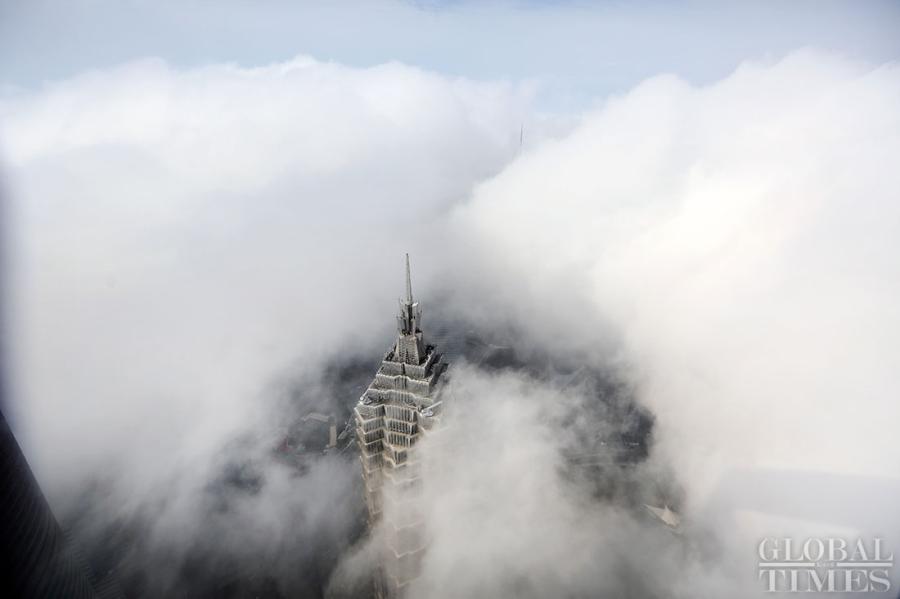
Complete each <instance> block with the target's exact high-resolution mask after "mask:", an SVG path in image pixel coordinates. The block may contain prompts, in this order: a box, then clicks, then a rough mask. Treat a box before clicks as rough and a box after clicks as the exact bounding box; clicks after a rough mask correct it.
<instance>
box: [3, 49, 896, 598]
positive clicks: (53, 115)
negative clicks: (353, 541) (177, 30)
mask: <svg viewBox="0 0 900 599" xmlns="http://www.w3.org/2000/svg"><path fill="white" fill-rule="evenodd" d="M898 106H900V70H898V69H897V68H896V67H894V66H890V65H889V66H882V67H877V68H876V67H873V66H871V65H866V64H857V63H852V62H848V61H846V60H843V59H841V58H838V57H834V56H826V55H820V54H816V53H812V52H804V53H800V54H796V55H793V56H791V57H788V58H787V59H785V60H783V61H780V62H777V63H772V64H756V63H751V64H746V65H744V66H743V67H741V68H740V69H738V70H737V71H736V72H735V73H734V74H732V75H730V76H729V77H727V78H726V79H724V80H722V81H719V82H717V83H715V84H713V85H710V86H706V87H700V88H698V87H692V86H690V85H689V84H687V83H685V82H683V81H680V80H678V79H676V78H673V77H668V76H661V77H658V78H654V79H651V80H648V81H646V82H645V83H643V84H642V85H640V86H638V87H637V88H635V89H634V90H632V91H631V92H629V93H628V94H625V95H623V96H619V97H614V98H609V99H607V100H605V101H604V102H603V103H602V104H599V105H598V107H597V108H596V109H595V110H594V111H592V112H590V113H588V114H585V115H583V116H582V117H581V119H580V121H579V122H578V124H577V126H576V127H574V129H573V130H572V131H571V132H570V133H568V134H566V135H564V136H561V137H559V138H556V139H549V138H542V136H541V135H540V127H539V126H531V125H529V128H528V129H527V131H528V132H529V135H528V137H527V138H526V139H527V140H528V142H527V143H526V144H525V147H524V148H523V149H522V150H521V151H520V150H519V148H518V145H519V128H520V124H521V123H522V122H523V121H526V122H529V123H531V122H532V120H533V118H534V117H533V116H529V108H528V93H527V90H522V89H519V88H517V87H515V86H511V85H507V84H494V83H474V82H470V81H464V80H448V79H446V78H442V77H439V76H436V75H432V74H428V73H423V72H421V71H418V70H415V69H411V68H408V67H404V66H400V65H385V66H382V67H378V68H374V69H367V70H352V69H346V68H344V67H341V66H339V65H333V64H322V63H317V62H314V61H311V60H306V59H298V60H296V61H293V62H291V63H287V64H283V65H275V66H272V67H266V68H261V69H252V70H247V69H237V68H231V67H225V66H219V67H210V68H206V69H199V70H192V71H186V72H177V71H172V70H171V69H169V68H167V67H166V66H165V65H164V64H160V63H156V62H146V63H138V64H132V65H127V66H125V67H122V68H120V69H117V70H113V71H104V72H97V73H90V74H85V75H83V76H81V77H78V78H76V79H72V80H69V81H65V82H61V83H58V84H54V85H51V86H48V87H47V88H46V89H43V90H40V91H37V92H21V93H19V94H16V95H7V96H6V97H4V99H3V102H2V108H0V110H2V112H0V116H2V125H3V130H2V134H3V137H2V140H3V142H4V149H5V153H6V159H7V163H8V173H9V174H10V185H9V186H10V191H11V192H12V194H13V197H14V198H15V199H16V200H17V201H16V204H15V208H16V210H15V213H14V216H15V217H16V218H15V222H16V223H17V228H16V229H15V236H16V243H15V247H17V248H18V249H19V252H18V253H17V254H16V255H15V258H16V260H15V262H14V271H13V272H12V273H11V274H12V276H11V281H12V283H13V284H14V287H13V289H14V290H15V295H14V297H13V300H14V302H13V311H12V314H13V316H14V319H15V320H14V324H15V330H14V332H15V334H16V338H15V339H16V343H15V345H14V347H13V349H14V351H15V356H14V357H15V364H14V365H15V367H16V371H17V374H18V377H17V385H16V389H17V391H18V394H19V401H18V402H17V403H16V404H15V405H14V406H12V408H13V410H14V412H15V416H16V424H17V425H18V426H17V429H18V430H19V432H20V434H21V435H22V437H23V439H24V440H25V446H26V449H28V450H29V457H30V458H31V459H32V461H33V462H34V464H35V465H36V469H37V471H38V475H39V478H40V480H41V482H42V483H43V484H44V485H45V487H46V488H47V489H48V490H49V492H50V494H51V497H52V498H53V499H54V500H55V504H56V505H58V506H60V508H61V509H63V510H65V509H74V508H72V505H73V504H77V498H78V497H80V496H81V494H84V493H87V492H89V489H90V487H91V485H99V486H100V487H101V488H103V489H104V493H105V497H106V501H104V502H103V504H102V505H103V506H104V507H105V508H106V509H107V510H108V511H109V512H110V513H109V514H108V518H109V519H111V520H112V519H115V518H130V517H133V516H135V515H142V514H143V515H147V520H148V521H149V522H151V524H150V525H149V526H150V530H151V531H152V534H145V535H142V536H141V537H140V539H141V541H140V542H139V544H140V543H150V542H155V543H157V544H158V546H160V547H171V546H172V545H173V544H175V545H179V546H182V547H183V549H182V550H183V553H184V554H185V555H188V556H190V555H192V554H194V553H195V552H196V551H197V545H198V544H206V545H218V546H219V547H220V548H221V547H227V548H230V549H229V551H231V553H232V554H238V555H239V556H240V555H241V554H242V552H246V553H247V554H250V553H259V551H258V549H259V548H265V552H268V553H265V552H264V553H265V555H266V557H271V558H272V559H273V560H275V559H276V558H277V557H278V556H282V558H283V560H282V561H281V562H279V563H278V564H277V567H275V568H274V571H268V572H266V574H267V575H269V576H274V577H275V578H276V579H277V580H280V581H281V583H282V585H283V586H282V590H296V589H298V588H299V589H302V590H304V591H306V592H314V590H313V589H318V588H320V587H321V585H322V584H324V581H325V580H326V579H328V577H329V572H324V573H320V574H319V576H318V577H317V579H316V580H315V581H313V582H309V581H305V582H299V583H295V584H289V583H285V582H284V581H285V580H286V579H289V578H290V576H293V575H295V573H293V574H292V573H291V559H292V556H293V555H298V553H297V552H300V554H302V553H303V552H304V551H306V552H310V551H314V550H315V546H314V545H313V544H312V542H311V539H312V538H323V537H328V538H334V539H345V541H346V540H347V539H348V538H349V537H351V536H352V529H353V525H352V520H353V518H354V517H355V516H354V509H356V508H354V507H353V506H354V505H355V503H354V502H355V501H356V499H355V498H354V496H353V493H355V492H356V491H355V490H352V485H353V482H354V480H355V476H356V474H355V473H354V471H353V467H352V460H338V459H332V458H331V457H329V459H327V460H320V461H317V462H315V463H314V464H313V465H312V467H310V468H309V469H308V470H306V471H305V473H303V474H302V475H297V474H296V473H293V472H292V471H291V470H290V469H288V468H286V467H285V466H284V465H282V464H279V463H277V462H273V461H272V460H271V459H270V458H269V457H268V453H269V452H268V448H270V447H271V445H272V444H273V443H275V442H277V434H276V433H273V432H272V431H275V430H277V428H278V426H279V424H280V421H281V420H282V419H283V418H285V414H288V413H290V412H291V410H300V411H303V410H306V409H326V408H329V409H331V408H334V407H335V406H344V407H346V406H347V405H348V404H349V403H352V402H353V400H354V397H344V395H347V396H349V395H350V394H351V390H347V389H344V390H341V391H340V393H339V394H340V395H341V396H340V397H337V396H335V395H336V391H335V389H336V387H335V386H334V385H331V384H329V383H328V381H323V380H321V379H322V377H320V376H318V375H317V374H316V373H317V371H318V369H319V368H320V367H321V366H323V365H324V364H330V363H333V361H334V359H335V358H336V357H337V356H344V357H346V360H344V362H345V363H342V366H344V367H346V362H352V361H353V360H355V359H358V358H359V357H360V356H364V357H365V359H368V360H371V361H372V362H374V361H375V360H377V358H378V356H379V354H380V352H381V351H383V349H384V345H385V344H386V343H387V342H389V339H390V336H391V334H392V333H391V315H392V312H393V309H394V304H393V298H394V297H395V296H396V295H397V294H398V291H399V287H400V285H399V283H400V280H399V279H400V277H399V276H398V275H399V273H398V272H397V270H398V269H397V266H398V264H399V257H400V256H401V255H402V252H403V251H406V250H410V251H412V253H413V255H414V257H415V258H414V264H415V265H421V266H422V268H421V270H419V271H418V272H419V273H421V276H420V277H418V278H417V279H416V285H417V287H416V290H417V293H420V294H421V296H423V297H425V298H426V300H427V301H425V300H423V301H424V304H425V308H426V321H425V326H426V333H427V332H428V326H429V320H428V319H429V317H430V315H431V314H433V313H434V312H433V311H432V312H429V310H432V307H433V308H434V310H436V309H438V308H439V307H440V309H441V310H442V311H444V312H446V313H447V314H449V315H451V316H452V318H455V319H456V320H457V321H458V322H461V323H463V325H464V326H465V327H473V328H475V330H477V331H479V332H480V333H481V334H482V335H485V336H487V337H490V336H491V335H493V334H497V335H498V336H502V335H506V337H505V338H510V337H511V338H513V339H515V342H516V343H517V344H518V346H517V349H519V350H521V352H522V355H524V356H526V359H525V361H526V362H529V361H530V363H531V364H532V365H534V364H535V363H537V362H540V361H541V360H542V359H543V358H542V356H548V355H549V356H553V360H554V361H555V362H556V363H557V364H563V365H564V366H565V368H564V369H563V370H565V371H566V372H568V373H578V372H581V371H583V369H591V370H602V371H604V372H608V373H611V374H610V376H611V377H612V378H615V379H618V380H623V381H624V383H623V385H624V386H625V387H626V388H627V389H630V390H633V391H634V394H635V396H636V397H637V400H638V401H639V402H640V403H642V404H643V405H644V406H646V407H647V408H649V409H650V410H651V411H652V413H653V414H654V417H655V420H654V423H655V424H654V429H653V430H654V432H653V440H654V444H653V446H652V448H651V452H650V456H649V459H648V460H647V461H646V462H645V463H642V464H641V465H638V466H635V467H634V468H633V469H632V470H630V471H629V472H630V473H628V474H621V475H616V476H619V477H620V478H616V480H615V483H616V484H620V483H622V482H623V480H622V478H621V477H624V478H625V479H627V481H626V482H628V483H629V484H633V485H634V487H635V488H636V489H637V491H635V492H634V493H632V492H629V493H625V494H623V495H618V494H617V495H616V496H615V497H613V498H612V499H610V498H608V497H606V498H603V499H601V498H599V497H598V493H597V488H596V486H595V485H592V481H589V480H586V479H585V477H584V476H583V475H582V474H581V473H573V472H571V471H570V469H569V468H570V460H569V459H568V458H567V456H569V455H571V454H572V452H573V450H574V449H577V446H578V445H579V443H581V442H582V441H583V439H584V435H583V434H582V433H584V430H585V429H586V428H587V429H592V428H596V429H597V430H598V435H601V436H602V435H605V434H607V433H608V432H609V431H607V430H605V427H608V423H606V422H605V421H604V420H603V418H601V419H600V420H599V421H597V420H591V419H585V418H581V419H579V414H581V413H582V412H583V411H584V412H589V411H591V410H592V409H593V408H594V407H595V406H594V403H596V402H597V401H598V399H597V394H594V393H588V392H586V391H585V389H584V388H583V386H579V385H575V386H572V384H571V378H570V379H566V380H563V379H564V378H565V377H562V378H560V377H554V376H542V375H541V374H540V373H539V372H540V369H539V368H537V369H536V368H532V369H531V372H530V374H523V372H521V371H519V372H516V371H515V370H513V371H506V372H502V373H497V372H493V371H490V372H488V371H485V370H484V369H481V368H477V367H474V366H463V365H462V364H460V367H459V368H457V369H455V371H453V370H451V372H450V374H451V377H450V384H451V387H450V388H451V389H453V391H454V395H455V396H457V397H458V406H457V408H458V409H456V411H455V415H454V413H453V412H452V411H449V410H448V416H452V418H453V419H455V420H454V421H453V422H455V424H454V425H453V426H451V428H449V429H448V431H447V433H448V434H447V437H448V438H449V439H450V440H451V442H450V443H448V445H449V447H450V448H452V449H451V450H448V449H447V447H443V448H442V447H435V448H433V449H431V452H432V453H433V454H434V456H435V459H437V460H438V461H440V460H441V459H444V460H445V461H447V462H449V466H448V467H446V468H444V469H440V470H438V471H437V473H436V474H435V475H434V478H433V479H432V480H431V482H430V484H429V485H428V486H427V487H426V490H425V493H426V496H427V497H428V498H429V501H428V502H427V506H429V507H430V508H431V509H432V510H433V511H432V512H431V513H430V514H429V515H428V522H429V534H430V535H431V536H432V539H431V540H432V545H431V547H432V550H431V551H430V553H429V554H428V556H427V557H426V561H425V563H424V570H423V576H422V578H421V580H420V581H419V582H418V583H417V584H418V585H419V587H418V589H419V591H420V592H421V593H423V594H424V595H426V596H448V597H463V596H472V595H475V594H478V592H479V591H485V590H486V591H487V592H489V593H490V594H496V595H498V596H504V595H507V596H521V597H527V596H534V597H542V596H594V595H597V594H608V595H610V596H625V595H626V594H627V595H629V596H659V595H666V596H673V595H674V596H679V597H696V596H711V597H712V596H726V595H728V596H737V595H750V596H753V595H756V594H758V593H760V592H761V591H762V586H761V584H760V583H759V581H758V580H757V579H756V570H755V568H756V561H757V557H756V544H757V543H758V541H759V539H760V538H761V537H762V536H764V535H780V534H793V533H796V534H803V533H808V534H816V535H820V536H823V535H828V534H838V535H847V534H857V533H860V534H880V535H883V536H885V537H886V539H887V544H888V545H889V546H890V547H891V548H894V549H895V550H897V549H900V536H898V531H900V519H898V518H897V517H896V510H895V509H894V507H893V505H895V504H896V501H897V497H898V492H897V488H898V482H897V481H898V479H900V449H898V448H897V445H896V443H893V442H892V440H891V439H892V433H893V429H894V428H895V427H896V423H897V422H898V421H900V407H898V406H900V404H898V403H897V402H896V401H895V397H894V395H895V386H896V385H895V382H896V375H895V373H896V372H898V371H900V347H898V345H900V342H898V340H900V313H898V311H897V307H896V306H897V305H898V303H900V302H898V300H900V293H898V291H900V289H898V285H900V283H898V281H900V277H898V275H900V247H898V244H900V242H898V239H900V197H898V194H900V174H898V172H897V170H896V168H894V167H895V165H894V164H893V162H894V161H895V157H896V156H898V155H900V110H898V108H897V107H898ZM423 271H424V272H423ZM429 302H430V303H429ZM452 318H451V320H452ZM510 331H514V334H510V333H509V332H510ZM580 369H581V370H580ZM365 372H366V370H365V368H363V373H364V374H365ZM536 372H537V373H538V374H535V373H536ZM363 378H364V377H363ZM566 381H568V382H566ZM292 402H293V403H292ZM298 403H299V407H298V406H297V405H296V404H298ZM286 406H292V407H286ZM335 409H336V408H335ZM595 412H596V411H595ZM601 414H602V411H601ZM444 452H448V453H444ZM229 460H232V461H235V462H238V463H244V462H251V463H253V464H255V466H254V468H255V470H254V471H258V472H261V474H260V475H259V476H260V477H261V478H260V479H261V480H263V481H264V482H263V483H261V487H260V488H259V489H257V491H256V492H254V493H243V492H242V493H236V494H234V495H228V496H227V501H226V502H225V503H226V508H220V507H217V508H211V507H210V506H209V505H208V503H209V502H210V501H212V500H210V499H209V492H208V490H209V487H210V484H211V482H210V481H214V480H216V478H217V473H218V472H219V469H220V468H221V466H222V463H223V462H228V461H229ZM466 465H469V466H471V467H465V466H466ZM254 476H255V475H254ZM670 476H674V478H675V479H677V480H678V481H679V483H680V487H681V489H683V497H682V496H681V494H680V492H675V493H674V494H673V496H674V497H677V503H678V507H679V509H681V510H682V516H683V518H684V520H683V521H684V524H683V527H682V532H681V534H680V535H672V534H670V532H669V531H668V530H666V529H665V528H663V527H662V526H656V527H654V525H653V524H650V523H648V522H646V521H644V520H642V519H640V518H639V517H638V515H637V514H636V513H635V512H636V511H637V512H640V509H637V510H634V509H633V508H635V507H637V508H640V506H635V505H629V504H628V501H629V500H631V501H637V498H645V497H648V496H647V495H646V494H643V491H645V490H646V489H651V488H653V487H654V486H655V485H657V484H658V483H660V481H662V480H668V478H669V477H670ZM595 482H596V481H593V483H595ZM610 484H612V482H610ZM250 486H251V487H253V486H254V484H251V485H250ZM600 495H602V493H601V494H600ZM216 497H218V496H216ZM659 499H660V500H664V499H665V496H664V495H663V496H661V497H660V498H659ZM892 502H893V503H892ZM210 514H214V515H215V517H212V518H210V517H209V515H210ZM198 516H199V517H200V520H198ZM285 523H287V525H285ZM210 530H211V531H212V532H211V533H210ZM148 539H149V540H148ZM173 539H174V540H175V541H173ZM198 539H203V542H202V543H200V541H198ZM210 539H212V540H210ZM346 542H349V541H346ZM333 546H340V542H337V541H336V542H335V543H334V544H333ZM362 546H363V547H364V544H363V545H362ZM330 547H331V546H330ZM351 554H352V555H353V556H354V557H353V559H352V560H350V561H352V562H353V563H349V564H348V562H344V563H343V564H342V568H339V569H338V571H337V573H336V574H334V575H331V584H332V585H333V586H332V588H333V589H338V590H339V589H340V588H341V587H342V581H341V577H342V576H345V575H349V574H348V572H349V571H351V570H354V569H356V568H358V567H359V566H360V563H362V562H367V557H368V554H367V552H366V550H365V549H362V550H361V551H354V552H351ZM142 555H144V554H142ZM173 559H174V558H173ZM648 564H649V565H648ZM362 566H363V568H365V567H366V563H363V564H362ZM249 575H252V573H251V574H249ZM171 584H173V585H174V584H177V581H174V582H172V583H171ZM317 585H319V586H317ZM159 588H162V589H163V590H168V589H170V588H171V587H166V585H165V584H162V583H160V585H159V587H158V588H151V589H150V591H148V593H149V594H152V592H151V591H159Z"/></svg>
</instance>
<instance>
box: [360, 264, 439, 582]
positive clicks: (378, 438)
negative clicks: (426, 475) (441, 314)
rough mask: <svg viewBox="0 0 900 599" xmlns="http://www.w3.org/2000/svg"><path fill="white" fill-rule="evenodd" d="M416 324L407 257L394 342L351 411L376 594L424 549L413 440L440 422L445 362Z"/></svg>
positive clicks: (414, 571)
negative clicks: (374, 547)
mask: <svg viewBox="0 0 900 599" xmlns="http://www.w3.org/2000/svg"><path fill="white" fill-rule="evenodd" d="M421 322H422V311H421V309H420V308H419V303H418V302H416V301H414V300H413V294H412V283H411V280H410V272H409V254H407V255H406V298H405V299H401V300H400V314H399V315H398V317H397V340H396V341H395V342H394V344H393V345H392V346H391V348H390V349H389V350H388V351H387V353H385V355H384V358H383V360H382V362H381V366H380V367H379V369H378V372H377V373H376V374H375V380H373V381H372V383H371V384H370V385H369V387H368V388H367V389H366V391H365V393H363V394H362V396H361V397H360V398H359V403H358V404H357V406H356V408H355V419H356V435H357V441H358V444H359V448H360V460H361V462H362V476H363V481H364V483H365V499H366V506H367V508H368V512H369V526H370V528H371V529H374V528H375V527H379V526H380V533H381V534H380V535H379V536H380V538H381V542H382V547H381V553H382V560H381V568H380V572H379V573H378V576H377V580H376V594H377V595H378V596H379V597H397V596H401V595H402V594H403V592H404V590H405V589H406V588H407V585H408V584H409V583H410V582H411V581H412V580H414V579H415V578H416V577H417V576H418V574H419V567H420V562H421V559H422V555H423V553H424V550H425V538H424V535H423V521H422V513H421V510H420V509H419V508H418V500H419V491H420V486H421V483H422V479H421V475H422V471H421V463H420V460H419V459H418V458H419V456H418V455H417V451H416V444H417V443H419V442H421V440H422V439H423V438H424V437H426V436H428V435H429V434H432V433H433V432H434V431H435V430H437V428H438V427H439V425H440V418H441V411H442V398H441V393H440V387H439V382H440V378H441V374H442V373H443V372H444V370H445V367H446V364H444V363H443V362H442V361H441V354H440V353H438V352H437V350H436V348H435V347H434V346H433V345H428V344H427V343H426V342H425V339H424V335H423V333H422V329H421Z"/></svg>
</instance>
